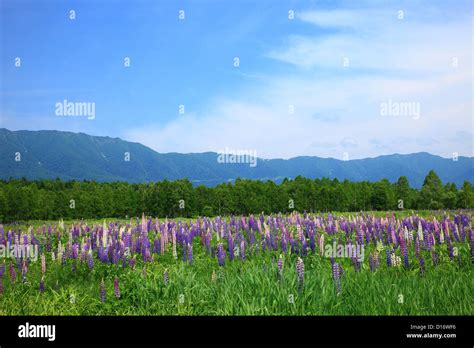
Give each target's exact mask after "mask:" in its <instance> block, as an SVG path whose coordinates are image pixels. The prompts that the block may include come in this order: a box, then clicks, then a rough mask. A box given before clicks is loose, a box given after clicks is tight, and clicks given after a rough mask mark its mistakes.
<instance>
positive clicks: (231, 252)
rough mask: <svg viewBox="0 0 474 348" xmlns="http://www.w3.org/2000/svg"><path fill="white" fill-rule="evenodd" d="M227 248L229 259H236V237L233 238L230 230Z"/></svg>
mask: <svg viewBox="0 0 474 348" xmlns="http://www.w3.org/2000/svg"><path fill="white" fill-rule="evenodd" d="M227 249H228V251H229V259H230V261H233V260H234V238H232V235H231V234H230V232H229V238H228V243H227Z"/></svg>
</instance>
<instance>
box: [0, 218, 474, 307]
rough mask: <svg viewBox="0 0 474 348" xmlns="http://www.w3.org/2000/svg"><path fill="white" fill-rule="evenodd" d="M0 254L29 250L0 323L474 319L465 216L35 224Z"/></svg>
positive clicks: (5, 242)
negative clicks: (38, 319)
mask: <svg viewBox="0 0 474 348" xmlns="http://www.w3.org/2000/svg"><path fill="white" fill-rule="evenodd" d="M335 245H338V246H339V245H340V246H341V249H343V248H344V250H346V249H347V248H348V247H349V248H350V249H351V250H356V251H358V252H354V253H353V254H352V255H351V256H349V257H348V256H347V255H340V254H332V255H328V254H327V253H326V251H327V250H328V249H331V247H332V246H335ZM0 246H3V251H4V252H5V250H6V249H8V247H11V246H19V247H20V248H19V249H20V250H28V251H29V252H28V253H27V254H23V255H18V254H17V255H15V256H13V257H12V256H11V255H5V254H3V255H1V256H3V257H2V258H0V315H356V314H359V315H472V314H474V299H473V293H474V292H473V290H474V287H473V285H474V283H473V279H474V278H473V274H472V273H473V272H472V268H473V267H472V260H473V257H474V244H473V232H472V217H471V213H470V212H467V213H466V212H448V213H447V212H436V213H429V212H419V213H411V214H409V213H398V212H397V213H393V212H387V213H362V212H361V213H352V214H350V213H333V214H306V213H304V214H302V213H292V214H287V215H283V214H275V215H263V214H262V215H259V216H258V215H256V216H253V215H250V216H228V217H217V218H197V219H158V218H151V217H145V216H142V218H141V219H140V218H136V219H132V220H127V221H124V220H120V221H112V220H103V221H67V222H64V221H59V222H34V223H31V224H28V225H25V224H8V225H0ZM333 250H334V249H333ZM347 250H349V249H347ZM35 251H37V253H35Z"/></svg>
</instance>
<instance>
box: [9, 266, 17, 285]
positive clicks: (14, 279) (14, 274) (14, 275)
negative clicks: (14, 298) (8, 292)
mask: <svg viewBox="0 0 474 348" xmlns="http://www.w3.org/2000/svg"><path fill="white" fill-rule="evenodd" d="M10 279H11V281H12V283H15V282H16V271H15V266H13V263H11V262H10Z"/></svg>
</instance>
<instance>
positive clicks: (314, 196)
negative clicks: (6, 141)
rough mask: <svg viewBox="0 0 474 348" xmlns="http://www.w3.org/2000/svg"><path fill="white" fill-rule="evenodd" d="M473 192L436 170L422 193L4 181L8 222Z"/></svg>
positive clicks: (413, 200)
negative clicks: (449, 180)
mask: <svg viewBox="0 0 474 348" xmlns="http://www.w3.org/2000/svg"><path fill="white" fill-rule="evenodd" d="M473 207H474V193H473V186H472V184H471V183H470V182H468V181H465V182H464V184H463V185H462V187H461V188H457V187H456V185H455V184H453V183H447V184H446V185H443V183H442V182H441V180H440V179H439V177H438V175H437V174H436V173H435V172H434V171H430V172H429V173H428V175H427V176H426V178H425V180H424V183H423V186H422V188H421V189H415V188H412V187H410V185H409V182H408V179H407V178H406V177H405V176H401V177H400V178H399V179H398V180H397V181H396V182H395V183H391V182H389V181H388V180H387V179H383V180H380V181H376V182H368V181H362V182H351V181H348V180H344V181H340V180H338V179H332V180H331V179H327V178H323V179H307V178H303V177H300V176H298V177H296V178H295V179H291V180H290V179H284V180H283V182H282V183H280V184H276V183H275V182H273V181H259V180H246V179H237V180H235V182H233V183H222V184H219V185H217V186H215V187H206V186H204V185H200V186H193V185H192V183H191V182H190V181H189V180H187V179H182V180H176V181H167V180H164V181H160V182H151V183H141V184H130V183H127V182H111V183H98V182H95V181H62V180H59V179H56V180H34V181H29V180H26V179H24V178H23V179H9V180H1V181H0V221H1V222H12V221H20V220H21V221H25V220H47V219H59V218H63V219H81V218H104V217H107V218H112V217H115V218H124V217H132V216H140V215H141V214H142V212H145V214H147V215H151V216H159V217H177V216H182V217H196V216H214V215H226V214H251V213H253V214H257V213H260V212H265V213H278V212H282V213H286V212H291V211H293V210H297V211H301V212H302V211H307V212H326V211H361V210H364V211H365V210H400V209H458V208H461V209H467V208H473Z"/></svg>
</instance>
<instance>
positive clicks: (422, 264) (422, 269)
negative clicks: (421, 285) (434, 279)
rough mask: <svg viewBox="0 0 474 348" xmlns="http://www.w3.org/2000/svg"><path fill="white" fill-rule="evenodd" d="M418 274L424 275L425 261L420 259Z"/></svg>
mask: <svg viewBox="0 0 474 348" xmlns="http://www.w3.org/2000/svg"><path fill="white" fill-rule="evenodd" d="M420 273H421V275H423V274H425V259H424V258H423V256H422V257H420Z"/></svg>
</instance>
